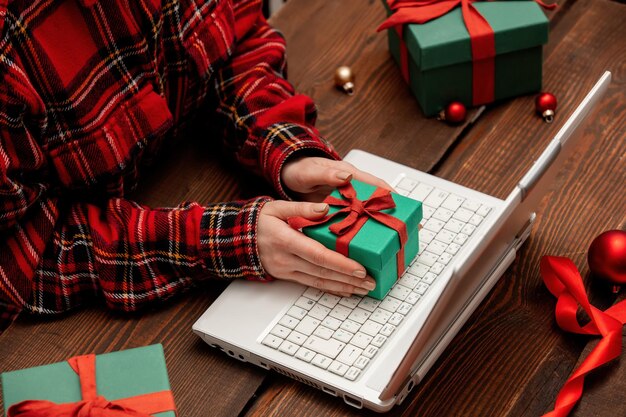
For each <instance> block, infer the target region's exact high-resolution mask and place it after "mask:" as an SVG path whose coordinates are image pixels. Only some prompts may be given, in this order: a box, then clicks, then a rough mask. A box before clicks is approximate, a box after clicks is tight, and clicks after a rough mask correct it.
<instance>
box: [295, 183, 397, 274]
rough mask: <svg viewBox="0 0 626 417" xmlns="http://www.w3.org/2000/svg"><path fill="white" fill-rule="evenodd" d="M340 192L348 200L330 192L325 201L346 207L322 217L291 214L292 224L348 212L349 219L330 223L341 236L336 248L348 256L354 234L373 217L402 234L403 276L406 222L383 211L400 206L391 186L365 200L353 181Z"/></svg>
mask: <svg viewBox="0 0 626 417" xmlns="http://www.w3.org/2000/svg"><path fill="white" fill-rule="evenodd" d="M339 194H341V196H342V197H343V198H344V199H345V200H341V199H338V198H335V197H333V196H328V197H326V199H325V200H324V202H325V203H328V204H329V205H331V206H339V207H344V208H342V209H341V210H339V211H336V212H335V213H333V214H330V215H328V216H325V217H323V218H322V219H319V220H309V219H305V218H303V217H291V218H289V219H288V220H287V221H288V223H289V225H290V226H291V227H293V228H294V229H302V228H303V227H308V226H316V225H319V224H323V223H326V222H328V221H329V220H331V219H333V218H335V217H336V216H338V215H341V214H346V213H347V214H348V215H347V216H346V218H345V219H343V220H341V221H340V222H337V223H335V224H332V225H330V226H329V228H328V229H329V230H330V231H331V232H333V233H334V234H336V235H337V236H338V237H337V243H336V248H335V249H336V251H337V252H339V253H341V254H342V255H345V256H348V247H349V245H350V241H351V240H352V238H353V237H354V236H356V234H357V233H358V232H359V230H361V227H363V225H364V224H365V223H366V222H367V221H368V220H369V219H370V218H371V219H374V220H376V221H378V222H379V223H382V224H384V225H385V226H387V227H390V228H392V229H393V230H395V231H396V232H397V233H398V237H399V238H400V250H399V251H398V254H397V255H396V263H397V268H398V278H399V277H400V276H401V275H402V273H403V272H404V247H405V244H406V242H407V240H408V233H407V230H406V224H404V223H403V222H402V221H401V220H399V219H397V218H396V217H393V216H391V215H389V214H387V213H383V212H381V211H380V210H384V209H388V208H393V207H395V206H396V203H395V202H394V201H393V198H392V197H391V193H390V192H389V190H385V189H382V188H376V190H374V192H373V193H372V195H371V196H370V198H368V199H367V200H363V201H361V200H359V199H358V198H357V196H356V191H355V190H354V188H353V187H352V184H349V183H348V184H346V185H344V186H342V187H339Z"/></svg>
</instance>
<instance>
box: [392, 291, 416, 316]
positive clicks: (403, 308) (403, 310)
mask: <svg viewBox="0 0 626 417" xmlns="http://www.w3.org/2000/svg"><path fill="white" fill-rule="evenodd" d="M411 294H413V293H411ZM411 294H409V295H411ZM407 298H408V296H407ZM411 307H413V306H412V305H411V303H408V302H404V303H402V304H400V307H398V313H400V314H402V315H403V316H406V315H407V314H409V311H411ZM392 324H393V323H392Z"/></svg>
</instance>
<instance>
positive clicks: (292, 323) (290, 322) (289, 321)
mask: <svg viewBox="0 0 626 417" xmlns="http://www.w3.org/2000/svg"><path fill="white" fill-rule="evenodd" d="M298 323H300V320H296V319H294V318H293V317H291V316H287V315H285V316H282V317H281V318H280V321H279V322H278V324H280V325H283V326H285V327H286V328H288V329H291V330H293V329H295V328H296V326H297V325H298Z"/></svg>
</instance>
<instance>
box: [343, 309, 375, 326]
mask: <svg viewBox="0 0 626 417" xmlns="http://www.w3.org/2000/svg"><path fill="white" fill-rule="evenodd" d="M371 314H372V313H370V312H369V311H367V310H363V309H362V308H358V307H357V308H355V309H354V311H353V312H352V313H350V316H349V317H348V318H349V319H350V320H354V321H356V322H357V323H359V324H363V323H365V320H367V319H368V318H369V316H370V315H371Z"/></svg>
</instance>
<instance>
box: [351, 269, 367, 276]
mask: <svg viewBox="0 0 626 417" xmlns="http://www.w3.org/2000/svg"><path fill="white" fill-rule="evenodd" d="M352 275H354V276H355V277H357V278H365V275H366V274H365V271H363V270H362V269H357V270H356V271H354V272H353V273H352Z"/></svg>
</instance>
